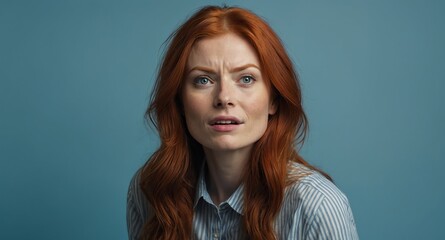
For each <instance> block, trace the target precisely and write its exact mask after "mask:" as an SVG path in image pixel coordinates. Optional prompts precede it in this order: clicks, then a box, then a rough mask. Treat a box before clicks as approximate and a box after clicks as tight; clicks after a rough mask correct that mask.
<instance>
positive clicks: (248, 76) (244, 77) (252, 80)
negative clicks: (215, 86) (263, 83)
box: [240, 75, 256, 85]
mask: <svg viewBox="0 0 445 240" xmlns="http://www.w3.org/2000/svg"><path fill="white" fill-rule="evenodd" d="M246 78H248V79H250V80H251V81H250V82H248V83H245V82H243V80H244V79H246ZM240 81H241V83H242V84H246V85H250V84H253V83H254V82H255V81H256V79H255V78H254V77H253V76H252V75H244V76H242V77H241V79H240Z"/></svg>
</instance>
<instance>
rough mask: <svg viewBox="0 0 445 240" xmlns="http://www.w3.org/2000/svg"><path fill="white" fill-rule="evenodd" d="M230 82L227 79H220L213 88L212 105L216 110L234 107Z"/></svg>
mask: <svg viewBox="0 0 445 240" xmlns="http://www.w3.org/2000/svg"><path fill="white" fill-rule="evenodd" d="M231 82H232V81H231V80H230V79H228V78H221V79H220V81H219V82H218V83H219V84H218V85H217V87H216V88H215V90H214V91H215V92H214V102H213V105H214V106H215V107H216V108H227V107H233V106H234V99H233V89H232V87H231Z"/></svg>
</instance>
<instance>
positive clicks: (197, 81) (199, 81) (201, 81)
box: [195, 77, 210, 85]
mask: <svg viewBox="0 0 445 240" xmlns="http://www.w3.org/2000/svg"><path fill="white" fill-rule="evenodd" d="M209 83H210V80H209V78H208V77H197V78H196V79H195V84H198V85H206V84H209Z"/></svg>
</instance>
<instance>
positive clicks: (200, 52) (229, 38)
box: [187, 33, 260, 68]
mask: <svg viewBox="0 0 445 240" xmlns="http://www.w3.org/2000/svg"><path fill="white" fill-rule="evenodd" d="M249 63H250V64H255V65H257V66H259V65H260V64H259V60H258V56H257V54H256V51H255V49H254V48H253V47H252V46H251V45H250V44H249V43H248V42H247V41H246V40H245V39H243V38H241V37H239V36H238V35H236V34H233V33H226V34H223V35H220V36H216V37H212V38H204V39H201V40H199V41H197V42H196V43H195V44H194V45H193V47H192V50H191V52H190V55H189V57H188V61H187V67H188V68H191V67H193V66H195V65H206V66H213V65H217V64H224V65H227V66H228V67H236V66H238V65H242V64H249Z"/></svg>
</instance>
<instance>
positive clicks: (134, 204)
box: [127, 170, 146, 240]
mask: <svg viewBox="0 0 445 240" xmlns="http://www.w3.org/2000/svg"><path fill="white" fill-rule="evenodd" d="M139 175H140V170H139V171H138V172H136V174H135V175H134V176H133V178H132V179H131V182H130V185H129V187H128V194H127V231H128V239H130V240H139V238H140V234H141V230H142V227H143V226H144V220H145V216H144V215H145V214H144V211H143V209H144V207H145V206H143V204H144V203H145V202H146V201H144V200H145V196H144V195H143V192H142V191H141V189H140V187H139Z"/></svg>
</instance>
